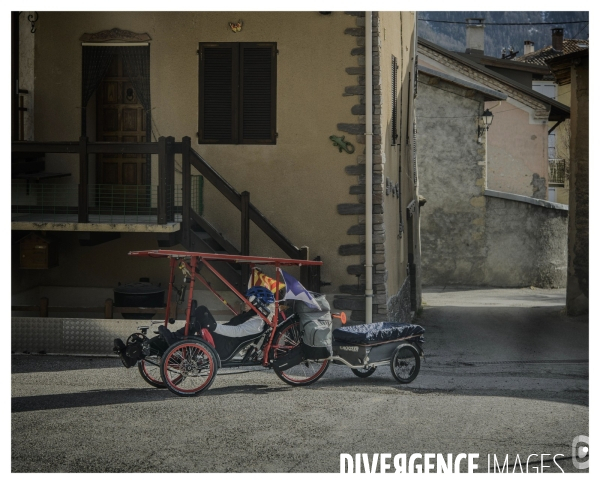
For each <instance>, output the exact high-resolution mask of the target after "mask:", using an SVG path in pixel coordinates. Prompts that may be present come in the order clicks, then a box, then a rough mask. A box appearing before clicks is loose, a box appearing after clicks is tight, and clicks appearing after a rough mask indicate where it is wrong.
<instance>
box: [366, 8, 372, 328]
mask: <svg viewBox="0 0 600 484" xmlns="http://www.w3.org/2000/svg"><path fill="white" fill-rule="evenodd" d="M365 113H366V123H365V142H366V145H367V146H366V161H365V235H366V237H365V250H366V254H365V323H367V324H368V323H371V322H373V15H372V12H365Z"/></svg>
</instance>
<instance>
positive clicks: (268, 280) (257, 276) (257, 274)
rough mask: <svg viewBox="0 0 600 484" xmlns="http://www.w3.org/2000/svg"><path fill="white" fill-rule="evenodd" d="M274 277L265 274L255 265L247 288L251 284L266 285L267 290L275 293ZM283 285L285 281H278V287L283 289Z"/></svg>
mask: <svg viewBox="0 0 600 484" xmlns="http://www.w3.org/2000/svg"><path fill="white" fill-rule="evenodd" d="M275 284H276V282H275V279H273V278H272V277H269V276H265V275H264V274H263V273H262V272H261V271H260V269H257V268H256V267H255V268H254V269H253V270H252V276H251V277H250V284H248V288H250V287H252V286H263V287H266V288H267V289H268V290H269V291H271V292H272V293H273V294H275ZM284 287H285V283H284V282H283V281H279V289H280V290H281V289H283V288H284Z"/></svg>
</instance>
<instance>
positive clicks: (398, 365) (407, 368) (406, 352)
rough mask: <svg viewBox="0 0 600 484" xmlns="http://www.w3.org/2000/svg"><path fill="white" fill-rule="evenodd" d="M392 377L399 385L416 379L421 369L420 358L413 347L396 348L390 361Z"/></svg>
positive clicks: (402, 346) (408, 345) (406, 345)
mask: <svg viewBox="0 0 600 484" xmlns="http://www.w3.org/2000/svg"><path fill="white" fill-rule="evenodd" d="M390 369H391V370H392V375H393V376H394V378H395V379H396V380H398V382H399V383H402V384H406V383H410V382H411V381H413V380H414V379H415V378H417V375H418V374H419V370H420V369H421V357H420V356H419V352H418V351H417V350H416V348H415V347H414V346H413V345H410V344H403V345H400V346H398V348H396V350H395V351H394V354H393V355H392V359H391V360H390Z"/></svg>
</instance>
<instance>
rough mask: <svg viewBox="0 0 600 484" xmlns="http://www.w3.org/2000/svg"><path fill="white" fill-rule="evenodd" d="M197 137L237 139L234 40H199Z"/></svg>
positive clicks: (205, 140)
mask: <svg viewBox="0 0 600 484" xmlns="http://www.w3.org/2000/svg"><path fill="white" fill-rule="evenodd" d="M199 54H200V76H199V82H200V86H199V109H198V115H199V120H198V141H199V142H200V143H220V144H231V143H237V141H238V140H237V133H238V122H237V120H238V116H239V115H238V109H237V106H238V86H237V79H238V76H239V74H238V65H239V54H238V44H237V43H227V42H225V43H201V44H200V49H199Z"/></svg>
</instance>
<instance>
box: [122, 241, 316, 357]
mask: <svg viewBox="0 0 600 484" xmlns="http://www.w3.org/2000/svg"><path fill="white" fill-rule="evenodd" d="M129 255H133V256H138V257H153V258H168V259H169V264H170V268H171V271H170V276H169V290H168V294H167V307H166V310H165V326H166V325H167V324H168V323H169V314H170V309H171V296H172V293H173V284H174V281H175V266H177V265H178V264H177V262H179V268H180V269H181V270H182V271H183V272H184V274H185V275H186V276H188V277H190V288H189V294H188V300H187V308H186V311H185V336H188V333H189V328H190V318H191V312H192V300H193V298H194V283H195V281H196V280H198V281H200V282H201V283H202V284H203V285H204V286H206V287H207V288H208V290H209V291H211V292H212V293H213V294H214V295H215V296H216V297H218V298H219V299H220V300H221V302H222V303H223V304H225V305H226V306H227V307H228V308H229V309H230V310H231V311H232V312H233V314H237V311H236V310H235V309H234V308H233V307H232V306H231V305H230V304H229V303H228V302H227V301H226V300H225V299H224V298H223V297H222V296H221V295H220V294H219V293H218V292H217V291H216V290H215V289H214V288H213V287H212V286H211V285H210V283H209V282H208V281H207V280H206V279H205V278H204V277H202V275H201V274H200V273H198V272H196V270H199V269H200V267H201V266H204V267H206V268H207V269H208V270H209V271H210V272H212V273H213V274H214V275H215V276H216V277H217V278H218V279H219V280H220V281H221V282H223V284H225V285H226V286H227V287H228V288H229V290H230V291H231V292H233V293H234V294H235V295H236V296H237V297H238V298H239V299H240V300H241V301H242V302H244V303H245V304H246V305H248V306H249V307H250V308H251V309H252V310H253V311H254V312H255V313H256V314H258V316H260V317H261V318H262V319H263V320H264V321H265V323H266V324H268V325H269V326H271V327H272V328H273V329H275V328H276V327H277V322H278V318H279V300H278V299H277V297H276V298H275V315H274V316H273V320H272V321H269V319H268V318H267V317H266V316H265V315H263V314H262V313H261V312H260V311H259V310H258V309H256V308H255V307H254V306H253V305H252V304H251V303H250V301H248V299H246V297H245V296H244V294H242V293H241V292H239V291H238V290H237V289H236V288H235V286H234V285H233V284H231V283H230V282H229V281H228V280H227V279H225V277H223V275H221V274H220V273H219V271H217V270H216V269H215V268H214V267H213V265H212V264H211V263H210V262H211V261H212V262H214V261H224V262H231V263H237V264H250V272H251V273H252V269H253V268H254V266H255V265H272V266H275V272H276V275H275V287H276V288H279V281H280V278H279V268H280V267H281V266H298V267H301V266H319V265H322V264H323V262H322V261H312V260H299V259H282V258H277V257H254V256H249V255H230V254H211V253H204V252H186V251H178V250H142V251H131V252H129ZM274 337H275V331H271V335H270V337H269V341H268V342H267V346H266V348H265V352H264V356H263V360H262V364H263V365H264V366H268V355H269V350H270V349H271V347H272V343H273V339H274Z"/></svg>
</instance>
